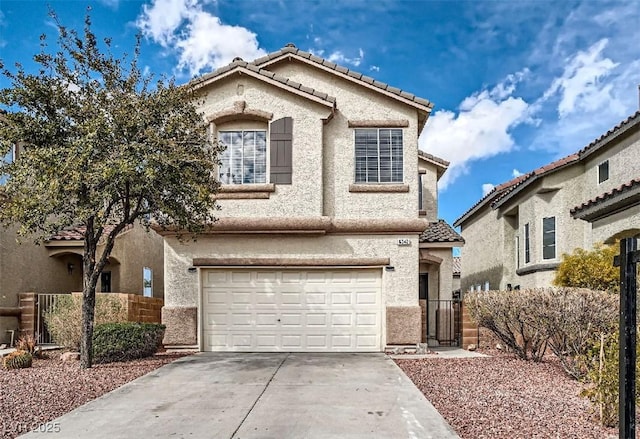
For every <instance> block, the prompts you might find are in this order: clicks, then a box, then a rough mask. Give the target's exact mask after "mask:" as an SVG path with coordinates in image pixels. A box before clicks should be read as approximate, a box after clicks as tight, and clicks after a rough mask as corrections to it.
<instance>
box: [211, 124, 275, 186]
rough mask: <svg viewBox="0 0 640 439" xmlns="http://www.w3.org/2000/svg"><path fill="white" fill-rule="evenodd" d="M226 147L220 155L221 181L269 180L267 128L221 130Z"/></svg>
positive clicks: (232, 182) (251, 181)
mask: <svg viewBox="0 0 640 439" xmlns="http://www.w3.org/2000/svg"><path fill="white" fill-rule="evenodd" d="M219 139H220V141H221V142H222V143H223V144H224V145H225V146H226V149H225V150H224V151H223V152H222V154H221V156H220V162H221V163H220V170H219V176H220V183H222V184H251V183H266V182H267V132H266V131H265V130H238V131H220V133H219Z"/></svg>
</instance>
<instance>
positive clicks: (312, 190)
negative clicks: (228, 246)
mask: <svg viewBox="0 0 640 439" xmlns="http://www.w3.org/2000/svg"><path fill="white" fill-rule="evenodd" d="M239 86H242V87H239ZM239 89H240V90H242V93H241V94H238V93H239V92H238V90H239ZM202 93H206V97H205V102H204V104H203V105H202V106H201V107H200V108H199V110H200V111H203V112H204V114H205V115H207V116H209V115H213V114H216V113H219V112H221V111H224V110H228V109H230V108H233V106H234V102H237V101H245V102H246V107H247V108H248V109H252V110H261V111H265V112H269V113H273V119H272V120H271V121H270V122H273V121H275V120H278V119H281V118H283V117H292V118H293V163H294V166H293V173H292V184H290V185H284V184H281V185H276V190H275V192H274V193H272V194H270V197H269V198H268V199H242V200H229V199H222V200H219V201H218V203H219V204H220V206H221V207H222V210H221V211H220V215H221V216H230V217H234V216H243V215H246V214H247V213H248V210H250V212H251V214H252V215H253V216H256V217H273V216H275V217H282V216H298V217H309V216H321V215H322V171H323V166H322V139H323V126H324V125H323V119H325V118H327V117H328V116H329V114H330V113H331V110H330V109H329V108H327V107H325V106H323V105H320V104H317V103H314V102H312V101H310V100H308V99H305V98H302V97H300V96H297V95H294V94H293V93H290V92H287V91H285V90H282V89H281V88H279V87H276V86H273V85H269V84H266V83H264V82H262V81H259V80H257V79H255V78H252V77H249V76H246V75H243V76H240V75H235V76H232V77H230V78H228V79H225V80H224V81H220V82H216V83H215V88H213V87H207V88H205V89H204V90H202ZM260 126H261V127H262V128H266V125H264V124H262V125H260ZM256 127H257V125H256V122H252V121H246V122H243V121H234V122H227V123H224V124H221V125H220V126H219V127H218V126H216V125H213V128H214V134H217V130H228V129H234V128H235V129H238V128H245V129H254V128H256ZM268 149H269V137H268V132H267V151H268ZM268 156H269V154H268V153H267V157H268ZM268 165H269V164H268V163H267V175H268V174H269V166H268Z"/></svg>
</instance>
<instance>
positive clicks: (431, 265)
mask: <svg viewBox="0 0 640 439" xmlns="http://www.w3.org/2000/svg"><path fill="white" fill-rule="evenodd" d="M191 85H192V86H193V87H195V88H197V89H198V91H199V93H200V94H201V97H202V99H203V104H202V106H201V107H200V108H199V109H200V110H201V111H203V112H204V115H205V116H206V119H207V120H208V121H209V122H210V124H211V130H212V133H214V135H215V136H216V137H217V138H218V139H220V140H221V141H222V142H223V143H225V144H226V145H227V149H226V151H225V152H224V153H223V154H222V157H221V166H220V169H219V178H220V181H221V183H222V186H221V188H220V191H219V193H218V195H217V198H218V200H219V204H220V206H221V207H222V209H221V210H220V213H219V221H217V222H216V223H215V224H213V225H211V226H210V228H209V230H208V231H207V232H206V233H204V234H203V235H201V236H199V237H198V240H197V241H196V242H187V243H181V242H180V241H179V240H178V239H177V237H176V232H177V231H162V230H159V229H156V230H158V232H159V233H161V234H162V235H163V236H164V238H165V307H164V308H163V323H165V324H166V325H167V331H166V335H165V344H167V345H197V346H198V347H199V348H200V349H201V350H205V351H318V352H330V351H382V350H383V349H384V348H385V346H386V345H388V344H415V343H417V342H420V341H421V340H422V339H423V338H424V337H423V334H422V330H421V328H422V324H421V323H422V321H423V320H424V318H425V317H424V311H423V310H422V309H421V307H420V302H419V296H420V294H422V293H421V291H423V292H424V294H428V295H429V296H430V297H435V298H438V297H442V298H446V297H450V296H451V289H452V285H451V281H452V275H451V258H452V247H454V246H460V245H462V239H461V238H460V236H458V235H457V234H456V233H455V232H454V231H453V230H452V229H451V227H449V226H448V225H446V224H445V223H444V222H440V221H438V220H437V181H438V179H439V178H440V177H441V176H442V174H443V173H444V172H445V171H446V169H447V166H448V163H447V162H445V161H443V160H441V159H438V158H436V157H434V156H431V155H429V154H425V153H419V151H418V136H419V134H420V132H421V131H422V129H423V128H424V125H425V123H426V121H427V118H428V117H429V114H430V112H431V108H432V104H431V103H430V102H429V101H427V100H425V99H421V98H418V97H416V96H414V95H412V94H410V93H407V92H405V91H402V90H400V89H397V88H395V87H392V86H389V85H387V84H384V83H381V82H379V81H376V80H374V79H372V78H369V77H366V76H363V75H361V74H359V73H356V72H353V71H351V70H349V69H347V68H345V67H342V66H338V65H336V64H334V63H332V62H330V61H327V60H324V59H322V58H319V57H317V56H314V55H312V54H310V53H306V52H303V51H300V50H298V49H297V48H296V47H295V46H293V45H288V46H287V47H285V48H283V49H281V50H279V51H277V52H274V53H271V54H269V55H268V56H265V57H263V58H260V59H258V60H255V61H253V62H251V63H247V62H245V61H243V60H241V59H238V58H237V59H235V60H234V61H233V62H232V63H231V64H229V65H227V66H225V67H222V68H220V69H218V70H217V71H215V72H213V73H211V74H208V75H205V76H203V77H201V78H199V79H197V80H195V81H193V82H192V83H191ZM425 230H426V232H425ZM430 232H433V233H430ZM421 273H423V274H425V275H426V276H424V277H421V276H420V274H421ZM421 279H422V282H423V283H425V282H426V284H425V285H426V286H425V287H423V288H422V289H421V288H420V285H421V284H420V280H421Z"/></svg>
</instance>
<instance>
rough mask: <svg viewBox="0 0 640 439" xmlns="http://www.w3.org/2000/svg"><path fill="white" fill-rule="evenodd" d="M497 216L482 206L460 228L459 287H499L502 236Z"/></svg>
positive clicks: (501, 266)
mask: <svg viewBox="0 0 640 439" xmlns="http://www.w3.org/2000/svg"><path fill="white" fill-rule="evenodd" d="M501 221H502V220H501V219H500V218H498V213H497V212H496V211H494V210H491V208H490V207H485V208H484V210H483V214H479V215H477V216H476V217H474V218H473V219H471V220H470V221H468V222H467V223H465V224H464V225H463V226H462V227H461V234H462V237H463V238H464V239H465V245H464V247H462V249H461V250H460V252H461V257H462V259H461V272H462V274H461V279H460V283H461V288H462V291H468V290H469V289H470V287H471V286H475V285H482V286H484V283H485V282H489V283H490V285H499V284H500V282H501V280H502V277H503V276H502V275H503V264H504V262H503V254H502V249H503V236H502V226H501Z"/></svg>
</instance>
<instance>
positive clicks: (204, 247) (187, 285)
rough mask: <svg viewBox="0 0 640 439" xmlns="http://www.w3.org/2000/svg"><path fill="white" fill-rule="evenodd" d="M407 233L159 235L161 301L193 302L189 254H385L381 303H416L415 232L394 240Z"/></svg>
mask: <svg viewBox="0 0 640 439" xmlns="http://www.w3.org/2000/svg"><path fill="white" fill-rule="evenodd" d="M401 237H402V238H406V237H407V235H379V236H363V235H330V236H312V237H306V236H296V235H289V236H286V235H274V236H271V235H256V236H251V235H249V236H247V235H244V236H242V235H232V236H230V235H211V236H202V237H200V238H199V239H198V241H196V242H189V243H180V242H179V241H178V240H177V239H176V238H174V237H170V236H167V237H166V238H165V270H166V273H167V275H166V277H165V279H166V282H165V291H166V299H165V304H166V305H167V306H182V307H190V306H197V305H198V295H199V281H198V274H197V273H195V272H189V271H188V269H189V267H191V266H193V259H194V258H213V257H215V258H302V259H309V258H329V257H339V258H376V257H388V258H389V259H390V265H391V266H393V267H394V268H395V270H394V271H386V270H385V271H383V274H382V285H383V299H384V303H385V305H386V306H417V304H418V293H417V292H418V277H417V273H418V247H417V242H418V236H417V235H416V236H414V237H411V239H412V245H411V246H398V245H397V240H398V238H401Z"/></svg>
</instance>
